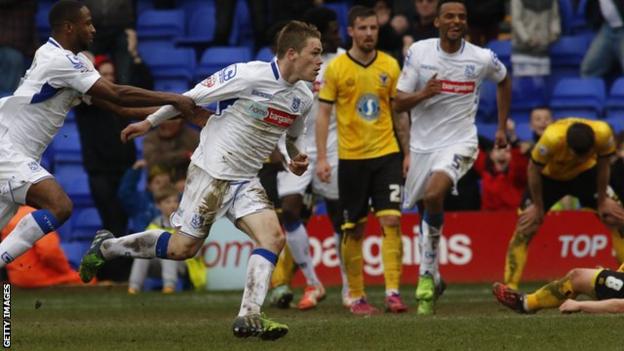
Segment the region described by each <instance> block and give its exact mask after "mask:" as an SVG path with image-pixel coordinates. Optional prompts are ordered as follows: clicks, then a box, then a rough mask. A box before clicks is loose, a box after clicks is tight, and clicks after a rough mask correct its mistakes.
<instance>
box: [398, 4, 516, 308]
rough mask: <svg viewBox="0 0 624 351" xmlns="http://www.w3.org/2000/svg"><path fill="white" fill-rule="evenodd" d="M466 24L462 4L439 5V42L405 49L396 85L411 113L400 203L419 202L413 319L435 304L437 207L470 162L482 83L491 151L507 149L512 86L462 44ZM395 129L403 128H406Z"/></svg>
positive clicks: (498, 67) (486, 53)
mask: <svg viewBox="0 0 624 351" xmlns="http://www.w3.org/2000/svg"><path fill="white" fill-rule="evenodd" d="M466 18H467V13H466V6H465V4H464V2H463V1H461V0H441V1H440V2H439V3H438V14H437V16H436V18H435V21H434V24H435V26H436V27H437V28H438V29H439V30H440V38H439V39H427V40H422V41H419V42H416V43H414V44H412V46H411V47H410V49H409V51H408V53H407V57H406V59H405V65H404V67H403V72H402V73H401V77H400V78H399V82H398V85H397V90H398V92H397V98H396V100H395V108H396V109H397V111H407V110H411V119H412V125H411V130H410V136H409V149H410V157H409V158H406V159H405V161H404V164H403V172H404V173H407V180H406V183H405V198H404V203H403V204H404V207H406V208H412V207H413V206H414V205H415V204H416V202H419V201H422V202H421V203H420V204H419V209H420V213H421V216H422V217H421V218H422V221H421V225H420V233H421V234H420V241H419V242H420V257H421V261H420V278H419V282H418V288H417V290H416V299H417V300H418V313H419V314H432V313H434V308H433V307H434V300H435V298H436V297H437V295H439V290H440V288H441V287H442V284H443V283H442V282H441V278H440V273H439V270H438V249H439V241H440V236H441V235H442V224H443V222H444V217H443V210H444V203H443V201H444V197H445V196H446V194H447V193H448V192H449V191H450V190H451V189H453V188H454V187H455V186H456V185H457V182H458V181H459V179H460V178H461V177H462V176H463V175H464V174H465V173H466V172H467V171H468V170H469V169H470V167H471V166H472V164H473V163H474V161H475V159H476V157H477V152H478V147H477V129H476V127H475V113H476V111H477V106H478V101H479V100H478V99H479V87H480V86H481V83H482V82H483V80H484V79H490V80H493V81H495V82H497V83H498V86H497V103H498V129H497V131H496V144H497V145H498V146H505V145H506V137H505V128H506V123H507V114H508V112H509V103H510V99H511V80H510V79H509V77H508V76H507V71H506V69H505V66H504V65H503V64H501V62H500V61H499V60H498V59H497V58H496V55H494V53H493V52H491V51H490V50H488V49H482V48H480V47H478V46H475V45H472V44H470V43H467V42H466V41H464V39H463V38H464V34H465V32H466V30H467V23H466ZM400 125H402V126H405V127H404V128H407V127H406V126H407V125H408V123H407V121H403V122H402V123H401V124H400ZM436 287H437V289H438V293H437V294H436Z"/></svg>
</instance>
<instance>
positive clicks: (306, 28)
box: [276, 21, 321, 58]
mask: <svg viewBox="0 0 624 351" xmlns="http://www.w3.org/2000/svg"><path fill="white" fill-rule="evenodd" d="M308 38H317V39H319V40H320V39H321V33H320V32H319V31H318V29H316V27H315V26H314V25H312V24H308V23H305V22H301V21H290V22H288V24H286V25H285V26H284V28H282V30H280V32H279V34H278V35H277V50H276V52H277V58H283V57H284V55H286V52H287V51H288V49H294V50H295V51H297V52H301V50H302V49H303V48H304V47H305V46H306V42H307V40H308Z"/></svg>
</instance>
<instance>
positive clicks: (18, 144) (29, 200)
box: [0, 0, 195, 267]
mask: <svg viewBox="0 0 624 351" xmlns="http://www.w3.org/2000/svg"><path fill="white" fill-rule="evenodd" d="M49 20H50V26H51V28H52V36H51V37H50V38H49V39H48V41H47V42H46V43H45V44H43V45H42V46H41V47H40V48H39V49H38V50H37V52H36V54H35V58H34V60H33V63H32V66H31V67H30V69H29V70H28V71H27V72H26V75H25V76H24V78H23V81H22V83H21V84H20V86H19V87H18V88H17V90H15V92H14V93H13V96H10V97H7V98H4V99H2V100H0V228H3V227H4V226H5V225H6V224H7V223H8V221H9V220H10V219H11V217H13V215H14V214H15V213H16V211H17V209H18V207H19V206H21V205H23V204H28V205H30V206H32V207H35V208H37V210H36V211H34V212H32V213H30V214H28V215H27V216H24V218H22V220H21V221H20V222H19V223H18V224H17V226H16V227H15V230H13V232H12V233H11V235H9V236H8V237H7V238H6V239H4V240H3V241H2V243H0V258H2V260H0V267H4V266H5V265H6V264H8V263H10V262H11V261H13V260H14V259H15V258H17V257H18V256H20V255H21V254H23V253H24V252H26V251H27V250H28V249H29V248H31V247H32V245H33V243H34V242H35V241H37V240H38V239H39V238H41V237H42V236H43V235H45V234H47V233H49V232H52V231H54V230H56V229H57V228H59V227H60V226H61V225H62V224H63V223H64V222H65V221H66V220H67V219H68V218H69V216H70V214H71V212H72V203H71V201H70V199H69V197H68V196H67V194H66V193H65V192H64V191H63V189H62V188H61V187H60V185H59V184H58V183H57V182H56V180H55V179H54V177H52V175H50V173H48V171H46V170H45V169H43V168H42V167H41V165H40V164H39V160H40V159H41V154H42V153H43V151H44V150H45V149H46V147H47V146H48V145H49V144H50V141H51V140H52V138H53V137H54V135H55V134H56V133H57V131H58V129H59V128H60V127H61V126H62V125H63V122H64V120H65V116H66V115H67V112H68V111H69V109H70V108H72V107H73V106H75V105H77V104H79V103H80V101H81V98H82V99H83V100H85V101H91V98H93V99H92V101H93V103H96V104H100V103H102V104H106V106H109V107H110V106H113V107H118V106H117V105H123V106H160V105H163V104H173V105H174V106H176V108H177V109H178V110H179V111H181V112H183V113H184V114H185V115H187V116H190V115H192V114H193V109H194V106H195V105H194V103H193V101H192V100H191V99H190V98H188V97H185V96H181V95H175V94H168V93H160V92H152V91H147V90H143V89H139V88H135V87H130V86H124V85H115V84H113V83H111V82H109V81H108V80H106V79H101V77H100V74H99V73H98V72H97V70H95V69H94V68H93V64H92V63H91V62H90V61H89V60H88V59H87V58H86V56H84V55H82V54H79V52H81V51H83V50H86V49H87V47H88V46H89V44H90V43H91V41H92V40H93V35H94V34H95V28H94V27H93V24H92V22H91V14H90V12H89V9H88V8H87V7H86V6H85V5H84V4H83V3H81V2H79V1H74V0H63V1H59V2H57V3H55V4H54V6H52V8H51V9H50V13H49Z"/></svg>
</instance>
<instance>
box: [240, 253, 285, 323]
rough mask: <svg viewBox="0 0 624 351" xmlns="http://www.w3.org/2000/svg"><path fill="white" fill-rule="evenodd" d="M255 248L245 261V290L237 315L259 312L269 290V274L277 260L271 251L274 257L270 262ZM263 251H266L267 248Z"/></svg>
mask: <svg viewBox="0 0 624 351" xmlns="http://www.w3.org/2000/svg"><path fill="white" fill-rule="evenodd" d="M257 250H258V249H256V250H254V251H253V252H252V254H251V256H249V261H248V262H247V279H246V284H245V291H244V292H243V301H242V302H241V308H240V311H239V312H238V316H239V317H240V316H247V315H250V314H258V313H260V307H261V306H262V304H263V303H264V298H265V297H266V294H267V291H268V290H269V284H270V281H271V274H272V273H273V269H274V268H275V263H273V262H276V261H277V255H275V254H273V253H271V254H273V256H274V257H275V259H274V260H273V262H271V261H269V259H268V258H266V257H263V256H261V255H260V254H257V253H256V252H257ZM264 251H266V252H268V250H264Z"/></svg>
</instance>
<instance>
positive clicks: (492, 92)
mask: <svg viewBox="0 0 624 351" xmlns="http://www.w3.org/2000/svg"><path fill="white" fill-rule="evenodd" d="M476 120H477V122H481V123H489V122H494V121H496V84H494V83H492V82H490V81H485V82H483V83H482V84H481V87H480V88H479V107H478V109H477V116H476Z"/></svg>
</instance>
